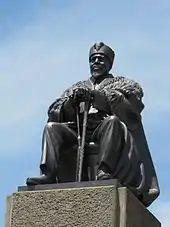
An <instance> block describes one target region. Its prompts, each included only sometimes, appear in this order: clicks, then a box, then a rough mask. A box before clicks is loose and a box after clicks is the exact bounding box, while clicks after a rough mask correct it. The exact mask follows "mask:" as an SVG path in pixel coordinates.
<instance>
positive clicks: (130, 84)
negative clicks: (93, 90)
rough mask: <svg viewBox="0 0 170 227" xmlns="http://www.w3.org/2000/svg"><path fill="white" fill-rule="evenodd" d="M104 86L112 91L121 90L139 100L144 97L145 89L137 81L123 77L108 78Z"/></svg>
mask: <svg viewBox="0 0 170 227" xmlns="http://www.w3.org/2000/svg"><path fill="white" fill-rule="evenodd" d="M103 86H109V87H110V89H116V90H119V91H120V92H122V93H123V94H125V95H132V94H134V95H137V96H138V97H139V98H142V97H143V95H144V93H143V89H142V87H141V86H140V84H139V83H138V82H137V81H135V80H133V79H129V78H127V77H123V76H116V77H112V78H107V79H106V80H105V81H104V83H103Z"/></svg>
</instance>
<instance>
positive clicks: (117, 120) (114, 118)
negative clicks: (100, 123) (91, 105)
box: [107, 115, 120, 123]
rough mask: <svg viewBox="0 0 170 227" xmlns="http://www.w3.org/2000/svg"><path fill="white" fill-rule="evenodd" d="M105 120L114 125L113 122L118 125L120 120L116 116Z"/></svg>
mask: <svg viewBox="0 0 170 227" xmlns="http://www.w3.org/2000/svg"><path fill="white" fill-rule="evenodd" d="M107 120H108V121H109V122H112V123H115V122H118V123H120V119H119V118H118V117H117V116H116V115H112V116H109V117H107Z"/></svg>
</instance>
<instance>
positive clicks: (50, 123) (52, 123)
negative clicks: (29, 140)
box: [45, 122, 58, 129]
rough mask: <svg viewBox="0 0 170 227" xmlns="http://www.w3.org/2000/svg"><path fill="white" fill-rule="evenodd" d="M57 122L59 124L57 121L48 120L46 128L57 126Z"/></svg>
mask: <svg viewBox="0 0 170 227" xmlns="http://www.w3.org/2000/svg"><path fill="white" fill-rule="evenodd" d="M57 124H58V123H56V122H48V123H47V124H46V125H45V128H46V129H51V128H53V127H54V126H55V127H56V125H57Z"/></svg>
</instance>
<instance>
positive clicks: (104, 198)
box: [6, 185, 160, 227]
mask: <svg viewBox="0 0 170 227" xmlns="http://www.w3.org/2000/svg"><path fill="white" fill-rule="evenodd" d="M11 208H12V210H11V216H9V219H10V221H9V223H10V224H9V225H8V226H6V227H66V226H68V227H72V226H74V227H77V226H80V227H87V226H88V227H91V226H93V227H94V226H98V227H106V226H107V227H109V226H112V227H159V226H160V223H159V222H158V221H157V219H156V218H155V217H154V216H152V214H151V213H150V212H149V211H148V210H147V209H146V208H145V207H144V206H143V205H142V204H140V202H139V201H138V200H137V199H136V198H135V197H134V196H133V195H132V194H131V193H130V192H129V191H128V190H127V189H126V188H119V189H117V188H116V187H115V186H112V185H109V186H96V187H94V186H93V187H86V188H70V189H68V188H67V189H51V190H42V191H22V192H17V193H14V194H13V195H12V199H11Z"/></svg>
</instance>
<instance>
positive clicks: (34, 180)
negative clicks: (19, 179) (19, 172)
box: [26, 175, 57, 185]
mask: <svg viewBox="0 0 170 227" xmlns="http://www.w3.org/2000/svg"><path fill="white" fill-rule="evenodd" d="M54 183H57V179H56V177H54V176H47V175H41V176H38V177H30V178H27V180H26V184H27V185H38V184H54Z"/></svg>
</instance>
